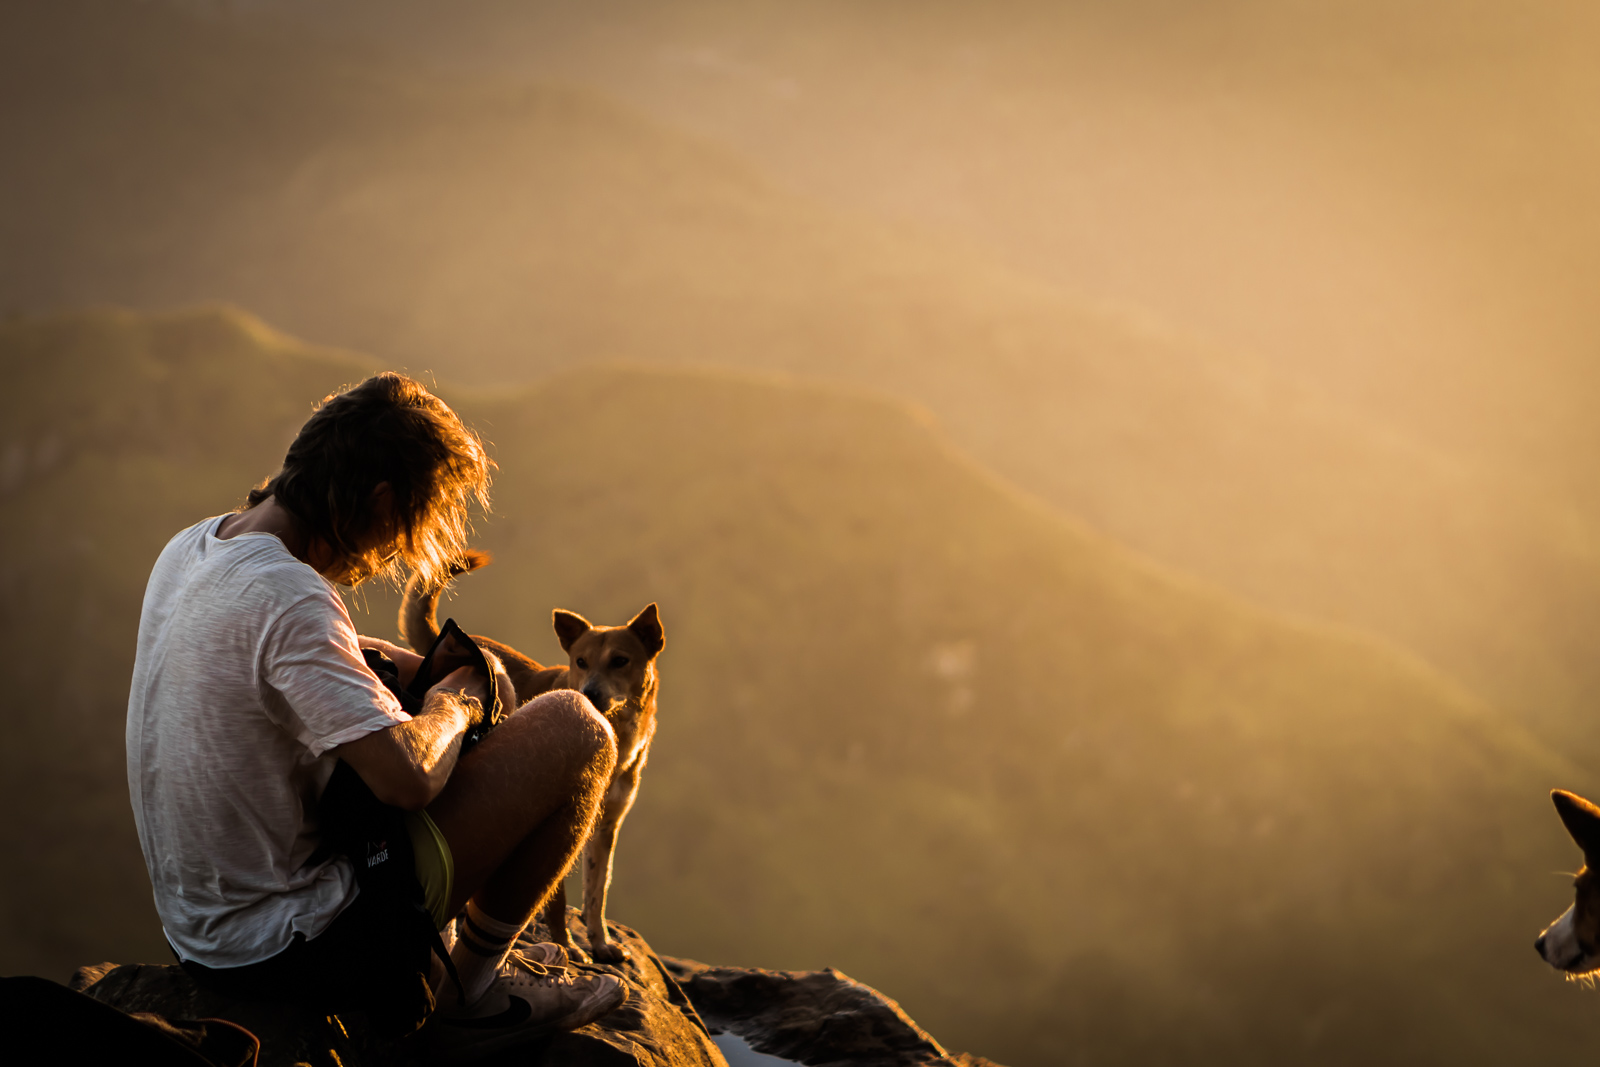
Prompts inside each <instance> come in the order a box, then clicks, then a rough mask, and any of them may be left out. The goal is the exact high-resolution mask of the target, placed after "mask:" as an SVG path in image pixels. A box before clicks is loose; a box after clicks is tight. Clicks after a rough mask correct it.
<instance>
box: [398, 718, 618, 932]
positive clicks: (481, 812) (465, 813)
mask: <svg viewBox="0 0 1600 1067" xmlns="http://www.w3.org/2000/svg"><path fill="white" fill-rule="evenodd" d="M616 751H617V750H616V739H615V737H614V736H613V734H612V732H611V726H610V724H608V723H607V722H606V721H605V719H604V718H603V717H601V715H600V714H599V713H598V712H596V711H595V710H594V708H593V707H592V706H591V705H590V704H589V702H588V701H587V700H585V699H584V698H583V696H582V695H580V694H578V693H575V692H573V691H571V690H565V689H562V690H556V691H554V692H551V693H546V694H544V695H542V696H539V697H536V698H535V699H533V700H530V701H529V702H528V703H527V704H524V705H523V706H522V707H521V708H519V709H517V710H516V711H515V712H513V713H512V714H511V715H510V716H508V717H507V718H506V720H505V721H504V722H502V723H501V724H500V725H499V726H497V727H495V729H494V730H493V731H492V732H491V733H490V734H489V735H488V736H487V737H485V738H484V739H483V741H482V742H480V743H479V744H478V746H477V747H476V748H474V749H473V750H472V751H471V752H470V753H468V754H467V755H466V756H465V757H463V758H462V760H461V762H460V764H458V765H457V767H456V770H455V772H454V773H453V774H452V775H451V776H450V782H449V784H448V785H446V786H445V788H444V791H443V792H442V793H440V794H439V796H438V797H437V798H436V799H435V800H434V802H433V803H432V804H431V805H429V807H428V814H429V815H430V816H432V817H433V821H434V823H435V824H437V825H438V827H439V831H440V832H441V833H442V834H444V838H445V841H446V842H448V843H449V845H450V852H451V856H452V858H453V860H454V862H455V887H454V891H453V892H452V894H451V900H450V910H451V914H456V913H458V912H459V911H460V910H461V909H462V908H463V907H464V906H465V905H466V903H467V901H468V900H473V901H474V903H475V904H476V906H477V907H479V908H481V909H482V910H483V911H485V912H487V913H488V914H489V915H491V916H494V917H495V918H497V919H499V920H501V921H502V922H508V923H517V924H523V923H526V922H527V920H528V919H529V918H531V917H532V916H533V914H534V913H535V912H536V911H537V910H538V909H539V908H540V907H541V906H542V905H543V904H544V902H545V901H546V900H547V899H548V898H549V896H550V893H551V891H552V890H553V889H554V888H555V885H556V882H557V881H559V880H560V879H561V878H563V877H564V876H565V875H566V873H567V871H568V870H569V869H570V868H571V866H572V863H573V861H574V860H575V859H576V858H577V855H578V852H579V850H580V849H581V848H582V847H583V843H584V841H585V840H586V839H587V838H588V836H589V831H590V829H591V828H592V827H593V825H594V820H595V816H596V814H597V813H598V812H599V810H600V803H601V800H602V798H603V796H604V793H605V788H606V783H607V782H609V781H610V778H611V771H612V768H613V767H614V766H615V765H616V758H617V757H616Z"/></svg>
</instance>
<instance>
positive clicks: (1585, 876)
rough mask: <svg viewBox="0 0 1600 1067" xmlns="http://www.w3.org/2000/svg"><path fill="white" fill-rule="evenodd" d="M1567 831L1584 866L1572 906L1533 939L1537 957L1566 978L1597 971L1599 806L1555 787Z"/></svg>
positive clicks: (1599, 941)
mask: <svg viewBox="0 0 1600 1067" xmlns="http://www.w3.org/2000/svg"><path fill="white" fill-rule="evenodd" d="M1550 799H1551V800H1553V801H1555V805H1556V812H1557V813H1558V814H1559V815H1560V816H1561V822H1562V823H1563V824H1564V825H1565V826H1566V828H1567V833H1569V834H1571V835H1572V839H1573V840H1574V841H1576V842H1577V843H1578V847H1579V848H1581V849H1582V850H1583V863H1584V866H1583V870H1581V871H1579V872H1578V875H1577V878H1576V880H1575V881H1574V882H1573V886H1574V888H1575V889H1576V890H1577V894H1576V899H1575V900H1574V901H1573V902H1572V907H1570V908H1568V909H1567V910H1566V911H1564V912H1562V913H1561V917H1560V918H1559V919H1557V920H1556V921H1555V922H1553V923H1551V924H1550V925H1549V926H1548V927H1546V928H1545V931H1544V933H1542V934H1540V935H1539V939H1538V940H1537V941H1535V942H1534V943H1533V947H1534V948H1536V949H1538V951H1539V957H1540V958H1541V959H1543V960H1544V961H1545V962H1546V963H1548V964H1549V965H1550V966H1552V967H1554V968H1555V969H1556V970H1558V971H1561V972H1563V973H1565V974H1566V976H1567V977H1568V978H1593V977H1594V976H1595V974H1596V972H1600V807H1596V806H1595V805H1594V804H1591V803H1590V802H1589V801H1587V800H1585V799H1583V798H1582V797H1580V796H1578V795H1577V794H1576V793H1569V792H1567V791H1566V790H1564V789H1557V790H1555V791H1553V792H1552V793H1551V794H1550Z"/></svg>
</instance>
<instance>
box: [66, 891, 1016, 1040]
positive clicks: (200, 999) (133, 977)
mask: <svg viewBox="0 0 1600 1067" xmlns="http://www.w3.org/2000/svg"><path fill="white" fill-rule="evenodd" d="M575 914H576V913H574V916H575ZM569 928H570V929H571V930H572V933H573V937H574V938H575V939H576V940H577V941H578V943H579V945H580V946H581V947H583V948H585V949H587V947H588V946H587V944H586V941H585V934H584V931H583V924H582V922H581V921H578V920H577V919H576V917H574V918H573V919H572V920H571V921H570V922H569ZM610 929H611V934H612V937H613V938H615V939H616V940H617V941H619V942H621V943H622V944H624V945H626V946H627V948H628V950H629V953H630V956H629V959H627V960H626V961H624V962H623V963H620V964H616V965H610V966H605V967H604V969H605V970H607V971H609V972H610V973H612V974H615V975H617V976H619V977H620V978H622V980H623V981H624V982H626V983H627V986H628V1000H627V1001H626V1002H625V1003H624V1004H623V1005H622V1006H621V1007H619V1008H618V1009H616V1010H615V1011H613V1012H612V1013H611V1014H609V1015H607V1016H606V1017H605V1018H604V1019H602V1020H600V1021H599V1022H597V1023H594V1024H591V1025H589V1026H585V1027H583V1028H582V1029H580V1030H575V1031H572V1032H571V1033H564V1034H557V1035H555V1036H553V1037H550V1038H547V1039H545V1040H543V1041H540V1042H537V1043H534V1044H530V1045H526V1046H523V1047H521V1048H517V1049H513V1050H508V1051H506V1052H503V1053H500V1054H499V1055H497V1056H495V1057H492V1058H491V1059H488V1060H485V1061H482V1062H484V1063H486V1064H490V1065H495V1067H513V1065H518V1067H727V1062H726V1061H725V1060H724V1059H723V1057H722V1053H721V1052H720V1051H718V1049H717V1047H716V1045H715V1044H714V1043H713V1042H712V1040H711V1034H713V1033H723V1032H726V1033H732V1034H737V1035H738V1036H739V1037H741V1038H743V1039H744V1040H745V1041H746V1042H748V1043H749V1045H750V1046H751V1047H752V1048H754V1049H755V1050H756V1051H758V1052H765V1053H768V1054H769V1055H773V1056H781V1057H784V1058H786V1059H791V1060H794V1061H796V1062H799V1063H802V1064H806V1065H808V1067H842V1065H845V1064H850V1065H855V1067H994V1065H992V1064H990V1062H989V1061H988V1060H985V1059H981V1058H979V1057H975V1056H968V1055H962V1054H956V1055H952V1054H950V1053H947V1052H946V1051H945V1050H944V1049H943V1048H942V1047H941V1046H940V1045H939V1043H938V1042H937V1041H935V1040H934V1039H933V1037H932V1036H930V1035H929V1034H928V1033H927V1032H926V1031H924V1030H923V1029H922V1028H921V1027H919V1026H918V1025H917V1024H916V1023H914V1022H912V1021H911V1019H910V1018H908V1017H907V1016H906V1014H905V1012H903V1011H901V1010H900V1007H899V1005H897V1004H895V1002H894V1001H892V1000H890V999H888V998H887V997H885V996H883V995H882V994H881V993H879V992H877V991H876V990H874V989H872V988H870V987H868V986H865V985H862V984H861V983H859V982H856V981H854V980H853V979H851V978H849V977H847V976H845V975H843V974H840V973H839V972H838V971H835V970H826V971H806V972H789V971H761V970H746V969H742V968H734V967H710V966H707V965H706V964H703V963H696V962H694V961H692V960H679V959H670V958H668V959H663V958H662V957H659V956H657V955H656V954H655V953H654V952H653V951H651V949H650V946H649V945H648V944H647V943H646V942H645V941H644V939H643V938H641V937H640V936H639V935H638V934H637V933H635V932H634V931H633V930H631V929H629V928H628V927H626V926H622V925H621V924H618V923H612V924H610ZM542 935H543V931H542V929H538V928H533V929H531V930H530V932H529V934H528V935H525V936H526V937H528V939H529V940H535V939H538V938H539V937H541V936H542ZM596 966H599V965H596ZM71 985H72V988H74V989H77V990H79V991H81V992H83V993H86V994H87V995H89V996H91V997H93V998H94V999H96V1000H98V1001H100V1002H101V1003H104V1004H109V1005H111V1006H112V1007H114V1008H118V1009H120V1010H122V1011H124V1012H130V1013H134V1012H140V1013H150V1014H153V1015H159V1016H161V1017H163V1018H166V1019H206V1018H217V1019H226V1020H229V1021H232V1022H235V1023H238V1024H239V1025H240V1026H243V1027H245V1028H246V1029H248V1030H250V1031H251V1032H253V1033H254V1034H255V1035H256V1036H257V1037H258V1038H260V1040H261V1058H260V1067H291V1065H297V1064H307V1065H309V1067H378V1065H383V1067H425V1065H427V1064H429V1063H430V1062H432V1058H431V1057H430V1056H429V1052H428V1047H427V1042H426V1032H424V1033H423V1034H421V1035H418V1036H416V1037H412V1038H408V1039H406V1040H404V1041H398V1042H382V1041H378V1040H375V1039H373V1038H371V1037H370V1036H369V1035H367V1034H366V1032H365V1031H364V1029H363V1027H362V1026H361V1020H360V1019H358V1018H339V1017H333V1016H319V1015H316V1014H314V1013H311V1012H308V1011H306V1010H304V1009H300V1008H296V1007H293V1006H290V1005H284V1004H271V1003H260V1002H246V1001H235V1000H228V999H225V998H222V997H219V996H217V995H216V994H213V993H210V992H208V991H206V990H204V989H201V988H199V987H198V986H196V985H195V984H194V982H193V981H192V980H191V979H190V978H189V976H188V975H187V974H185V973H184V972H183V970H182V969H181V968H179V967H176V966H161V965H157V964H127V965H124V966H117V965H116V964H112V963H103V964H98V965H95V966H92V967H80V968H79V969H78V971H77V973H76V974H74V975H73V979H72V983H71Z"/></svg>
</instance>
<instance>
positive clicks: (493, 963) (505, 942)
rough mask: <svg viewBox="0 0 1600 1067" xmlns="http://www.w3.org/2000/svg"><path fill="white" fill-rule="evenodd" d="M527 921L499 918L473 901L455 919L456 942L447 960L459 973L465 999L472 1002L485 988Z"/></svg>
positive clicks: (480, 995)
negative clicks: (459, 916) (502, 920)
mask: <svg viewBox="0 0 1600 1067" xmlns="http://www.w3.org/2000/svg"><path fill="white" fill-rule="evenodd" d="M526 925H527V923H525V922H523V923H508V922H501V921H500V920H499V919H496V918H495V917H493V916H492V915H490V914H489V913H488V912H486V911H484V910H483V909H482V908H480V907H478V905H477V903H476V902H475V901H471V900H469V901H467V910H466V912H465V913H464V914H463V915H462V917H461V919H460V920H459V921H458V922H457V923H456V943H455V944H454V945H453V946H451V948H450V962H451V963H454V964H455V965H456V973H457V974H459V975H460V976H461V988H462V991H463V992H464V993H465V994H466V998H467V1003H468V1004H469V1005H470V1004H475V1003H477V1002H478V1000H479V999H481V998H482V996H483V995H484V993H486V992H488V990H489V985H490V983H491V982H493V981H494V976H495V972H496V971H498V970H499V969H500V965H501V964H502V963H504V962H505V959H506V953H508V952H510V951H511V946H512V945H514V944H516V941H517V935H518V934H520V933H522V928H523V927H524V926H526Z"/></svg>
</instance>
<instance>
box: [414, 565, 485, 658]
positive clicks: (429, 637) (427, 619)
mask: <svg viewBox="0 0 1600 1067" xmlns="http://www.w3.org/2000/svg"><path fill="white" fill-rule="evenodd" d="M490 558H491V557H490V556H489V553H487V552H483V551H481V550H479V549H476V548H469V549H467V550H466V551H465V552H464V553H462V555H461V558H460V559H459V560H457V561H456V562H454V563H452V564H450V577H451V578H454V577H455V576H456V575H458V574H465V573H467V572H468V571H475V570H477V569H478V568H480V567H486V566H488V565H489V562H490ZM446 584H448V579H446V581H444V582H440V583H439V584H438V585H434V586H428V587H425V586H424V585H423V582H422V579H421V577H420V576H418V575H415V574H413V575H412V576H411V579H410V580H409V581H407V582H406V595H405V598H404V599H402V600H401V601H400V636H401V637H404V638H405V641H406V644H408V645H410V646H411V648H412V650H413V651H416V652H419V653H426V652H427V651H428V649H430V648H432V647H433V643H434V642H435V641H437V640H438V639H439V616H438V614H437V612H438V610H439V594H440V593H443V592H444V587H445V585H446Z"/></svg>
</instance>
